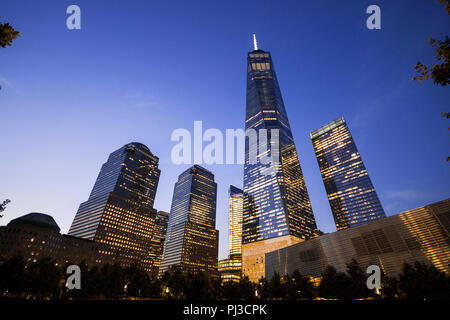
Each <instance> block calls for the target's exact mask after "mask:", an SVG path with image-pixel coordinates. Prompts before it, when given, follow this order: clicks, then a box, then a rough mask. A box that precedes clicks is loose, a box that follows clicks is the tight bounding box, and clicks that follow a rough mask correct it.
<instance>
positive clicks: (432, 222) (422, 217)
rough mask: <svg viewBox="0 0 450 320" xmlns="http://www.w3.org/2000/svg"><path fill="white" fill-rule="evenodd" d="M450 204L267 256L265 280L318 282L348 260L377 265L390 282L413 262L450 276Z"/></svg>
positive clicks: (302, 244)
mask: <svg viewBox="0 0 450 320" xmlns="http://www.w3.org/2000/svg"><path fill="white" fill-rule="evenodd" d="M449 234H450V199H447V200H444V201H440V202H436V203H433V204H430V205H426V206H424V207H420V208H417V209H413V210H409V211H405V212H403V213H400V214H397V215H394V216H390V217H387V218H381V219H378V220H374V221H372V222H369V223H366V224H362V225H360V226H357V227H353V228H348V229H345V230H341V231H337V232H334V233H330V234H325V235H322V236H320V237H317V238H314V239H311V240H307V241H304V242H302V243H298V244H295V245H293V246H290V247H286V248H282V249H279V250H276V251H273V252H269V253H267V254H266V259H265V264H266V278H267V279H270V278H271V277H272V275H273V274H274V273H275V272H277V273H278V274H280V275H285V274H292V273H293V272H294V271H295V270H298V271H299V272H300V273H301V274H302V275H305V276H311V277H314V278H318V277H320V276H321V274H322V273H323V271H324V270H325V269H326V267H327V266H328V265H331V266H333V267H335V268H336V269H337V270H338V271H340V272H345V271H346V266H347V264H348V263H349V262H351V260H352V259H355V260H356V261H358V263H359V265H360V266H361V267H362V268H363V270H365V269H366V268H367V267H368V266H370V265H378V266H379V267H380V268H381V270H382V271H383V273H384V274H386V275H388V276H391V277H395V276H397V275H398V274H399V273H400V272H401V270H402V267H403V264H404V263H409V264H412V263H414V262H416V261H419V262H424V263H426V264H429V265H433V266H435V267H436V268H437V269H439V270H441V271H444V272H446V273H450V237H449Z"/></svg>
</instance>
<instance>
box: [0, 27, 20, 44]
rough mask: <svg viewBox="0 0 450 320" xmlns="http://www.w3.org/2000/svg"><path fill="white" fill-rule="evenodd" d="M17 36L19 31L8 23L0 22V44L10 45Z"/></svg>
mask: <svg viewBox="0 0 450 320" xmlns="http://www.w3.org/2000/svg"><path fill="white" fill-rule="evenodd" d="M18 36H19V31H17V30H14V28H13V27H12V26H10V25H9V23H1V22H0V46H1V47H3V48H5V47H6V46H11V43H12V41H13V40H14V39H15V38H16V37H18Z"/></svg>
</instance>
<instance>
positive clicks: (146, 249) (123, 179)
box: [69, 142, 160, 271]
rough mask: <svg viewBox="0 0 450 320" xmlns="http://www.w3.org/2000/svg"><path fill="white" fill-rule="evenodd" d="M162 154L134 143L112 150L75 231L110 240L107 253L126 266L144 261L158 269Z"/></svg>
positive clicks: (77, 217)
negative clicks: (155, 242) (155, 244)
mask: <svg viewBox="0 0 450 320" xmlns="http://www.w3.org/2000/svg"><path fill="white" fill-rule="evenodd" d="M158 162H159V159H158V157H156V156H154V155H153V154H152V153H151V152H150V150H149V149H148V148H147V147H146V146H145V145H143V144H141V143H137V142H132V143H129V144H127V145H125V146H123V147H122V148H120V149H118V150H116V151H114V152H113V153H111V154H110V156H109V158H108V161H106V162H105V163H104V164H103V166H102V168H101V170H100V173H99V175H98V177H97V180H96V182H95V185H94V187H93V189H92V192H91V194H90V196H89V199H88V200H87V201H86V202H84V203H82V204H81V205H80V207H79V209H78V212H77V214H76V215H75V219H74V220H73V222H72V225H71V227H70V229H69V235H71V236H75V237H80V238H84V239H89V240H93V241H96V242H99V243H101V244H103V245H106V246H107V247H109V248H110V251H109V252H107V253H105V254H109V255H111V256H114V257H115V259H116V260H117V261H118V262H120V263H123V264H125V265H127V264H131V263H136V262H137V263H139V264H140V265H141V266H142V267H143V268H144V269H145V270H147V271H154V270H153V259H152V257H151V250H152V248H151V240H152V237H153V230H154V224H155V216H156V210H155V209H153V202H154V199H155V194H156V189H157V186H158V182H159V176H160V170H159V169H158Z"/></svg>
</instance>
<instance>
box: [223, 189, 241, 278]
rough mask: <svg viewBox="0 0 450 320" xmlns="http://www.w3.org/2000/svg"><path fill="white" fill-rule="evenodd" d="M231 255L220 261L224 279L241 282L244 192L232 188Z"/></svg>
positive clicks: (230, 194)
mask: <svg viewBox="0 0 450 320" xmlns="http://www.w3.org/2000/svg"><path fill="white" fill-rule="evenodd" d="M229 201H230V238H229V248H230V255H229V257H228V259H224V260H220V261H219V271H220V273H221V276H222V279H224V280H235V281H239V279H240V277H241V273H242V213H243V192H242V190H241V189H239V188H236V187H235V186H230V191H229Z"/></svg>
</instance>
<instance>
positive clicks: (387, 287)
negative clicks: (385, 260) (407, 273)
mask: <svg viewBox="0 0 450 320" xmlns="http://www.w3.org/2000/svg"><path fill="white" fill-rule="evenodd" d="M381 292H382V294H383V299H387V300H395V299H397V298H398V294H399V291H398V280H397V279H396V278H394V277H387V276H383V277H382V282H381Z"/></svg>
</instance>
